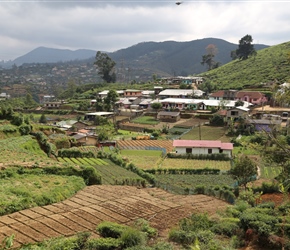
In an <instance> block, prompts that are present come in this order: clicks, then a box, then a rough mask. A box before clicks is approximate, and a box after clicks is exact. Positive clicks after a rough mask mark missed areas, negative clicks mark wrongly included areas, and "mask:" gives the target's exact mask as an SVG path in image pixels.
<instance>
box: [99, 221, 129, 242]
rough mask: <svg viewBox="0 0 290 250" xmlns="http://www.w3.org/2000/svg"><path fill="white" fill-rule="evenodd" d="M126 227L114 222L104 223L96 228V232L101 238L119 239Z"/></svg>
mask: <svg viewBox="0 0 290 250" xmlns="http://www.w3.org/2000/svg"><path fill="white" fill-rule="evenodd" d="M126 228H127V226H124V225H120V224H118V223H115V222H109V221H104V222H101V223H100V224H99V225H98V226H97V231H98V232H99V233H100V235H101V236H103V237H110V238H119V237H120V236H121V234H122V232H123V231H124V230H125V229H126Z"/></svg>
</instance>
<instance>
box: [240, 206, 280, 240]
mask: <svg viewBox="0 0 290 250" xmlns="http://www.w3.org/2000/svg"><path fill="white" fill-rule="evenodd" d="M240 221H241V225H242V227H243V228H244V229H247V228H251V229H254V230H256V232H257V233H258V234H259V235H261V236H269V235H270V234H272V233H275V232H276V231H277V228H276V225H277V223H278V222H279V218H278V217H277V216H276V214H275V213H274V211H273V210H272V209H267V208H251V209H247V210H246V211H244V212H243V213H242V214H241V215H240Z"/></svg>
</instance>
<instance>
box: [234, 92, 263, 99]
mask: <svg viewBox="0 0 290 250" xmlns="http://www.w3.org/2000/svg"><path fill="white" fill-rule="evenodd" d="M244 96H249V97H250V98H255V99H258V98H262V97H264V95H263V94H262V93H261V92H258V91H239V92H238V93H237V94H236V98H243V97H244Z"/></svg>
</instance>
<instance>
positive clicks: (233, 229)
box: [211, 219, 240, 237]
mask: <svg viewBox="0 0 290 250" xmlns="http://www.w3.org/2000/svg"><path fill="white" fill-rule="evenodd" d="M239 228H240V225H239V220H237V221H234V220H231V219H223V220H221V221H219V222H218V223H217V224H215V225H214V226H213V227H212V229H211V230H212V231H213V232H215V233H217V234H220V235H226V236H228V237H231V236H234V235H236V234H237V231H238V230H239Z"/></svg>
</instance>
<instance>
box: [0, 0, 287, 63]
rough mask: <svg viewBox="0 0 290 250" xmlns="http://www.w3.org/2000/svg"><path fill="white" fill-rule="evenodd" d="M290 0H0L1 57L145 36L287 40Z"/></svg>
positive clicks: (123, 43)
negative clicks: (42, 48)
mask: <svg viewBox="0 0 290 250" xmlns="http://www.w3.org/2000/svg"><path fill="white" fill-rule="evenodd" d="M289 10H290V0H286V1H279V0H278V1H267V0H263V1H262V0H256V1H254V0H248V1H242V0H236V1H235V0H232V1H229V0H228V1H218V0H209V1H202V0H192V1H186V0H185V1H182V4H180V5H176V4H175V1H171V0H159V1H158V0H147V1H145V0H132V1H130V0H124V1H123V0H119V1H114V0H104V1H99V0H85V1H77V0H75V1H74V0H73V1H69V0H62V1H61V0H39V1H37V0H34V1H33V0H0V61H1V60H9V59H12V60H13V59H15V58H17V57H19V56H22V55H24V54H26V53H28V52H30V51H31V50H33V49H35V48H37V47H40V46H44V47H49V48H61V49H71V50H76V49H93V50H96V51H98V50H101V51H106V52H113V51H116V50H119V49H122V48H127V47H130V46H132V45H135V44H137V43H140V42H146V41H155V42H161V41H169V40H173V41H192V40H196V39H202V38H208V37H214V38H221V39H224V40H226V41H229V42H232V43H236V44H238V41H239V39H240V38H241V37H243V36H244V35H246V34H250V35H252V37H253V39H254V43H261V44H266V45H276V44H279V43H283V42H288V41H290V14H289V13H290V11H289Z"/></svg>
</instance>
